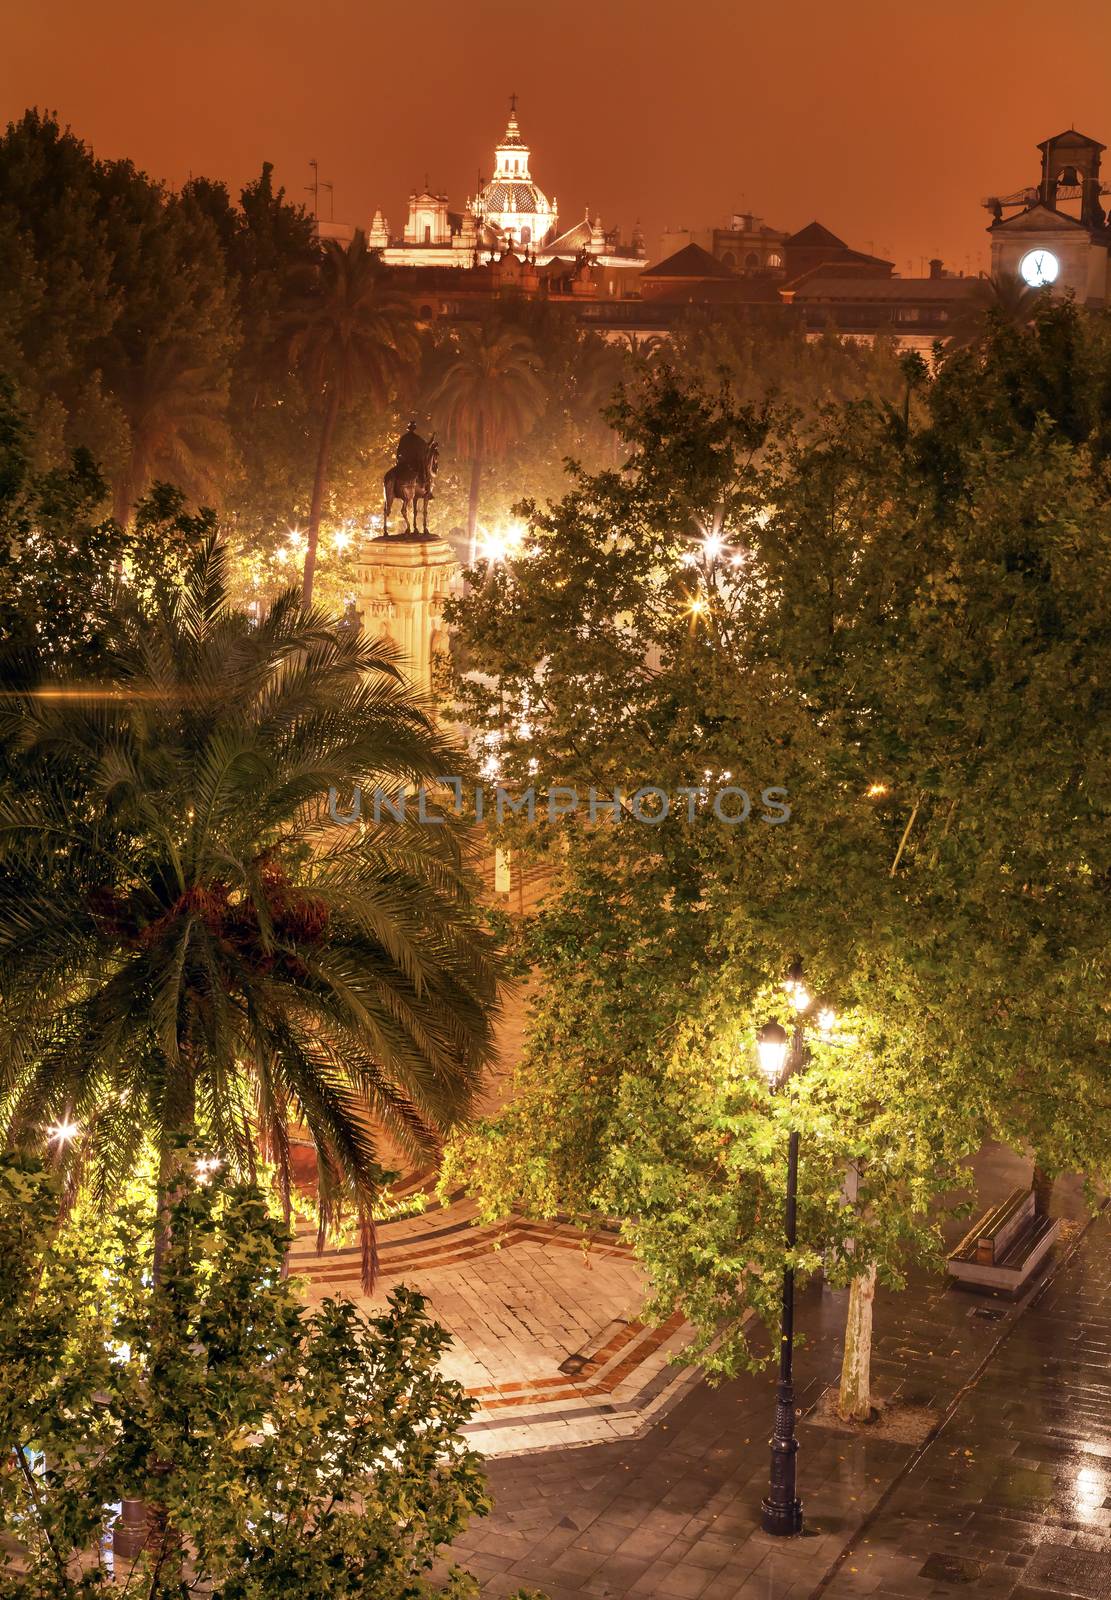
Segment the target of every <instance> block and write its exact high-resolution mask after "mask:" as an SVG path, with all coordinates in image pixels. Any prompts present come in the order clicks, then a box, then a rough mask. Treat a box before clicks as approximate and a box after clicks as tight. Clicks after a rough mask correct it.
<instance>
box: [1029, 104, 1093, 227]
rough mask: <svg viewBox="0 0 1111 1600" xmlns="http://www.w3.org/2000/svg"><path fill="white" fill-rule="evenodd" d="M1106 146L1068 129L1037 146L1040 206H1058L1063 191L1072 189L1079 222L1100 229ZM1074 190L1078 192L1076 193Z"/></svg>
mask: <svg viewBox="0 0 1111 1600" xmlns="http://www.w3.org/2000/svg"><path fill="white" fill-rule="evenodd" d="M1106 148H1107V146H1106V145H1102V144H1100V142H1099V140H1098V139H1089V138H1088V137H1087V135H1086V134H1083V133H1077V131H1076V129H1075V128H1067V129H1066V130H1065V132H1064V133H1058V134H1056V135H1055V136H1054V138H1052V139H1046V140H1045V141H1044V142H1043V143H1042V144H1040V145H1039V146H1038V149H1039V150H1040V151H1041V153H1042V181H1041V183H1040V184H1039V186H1038V196H1039V199H1040V200H1041V202H1042V204H1043V205H1046V206H1050V207H1052V208H1053V209H1054V210H1056V209H1057V201H1058V197H1061V198H1064V196H1063V195H1062V191H1063V190H1064V191H1066V192H1067V191H1072V196H1073V197H1075V198H1078V199H1079V200H1080V221H1081V222H1082V223H1083V224H1084V226H1085V227H1088V228H1101V227H1102V226H1103V224H1104V221H1105V218H1104V214H1103V206H1102V204H1101V202H1100V181H1099V163H1100V157H1101V156H1102V155H1103V152H1104V150H1106ZM1077 191H1079V193H1078V194H1077Z"/></svg>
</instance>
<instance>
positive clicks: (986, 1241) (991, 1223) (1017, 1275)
mask: <svg viewBox="0 0 1111 1600" xmlns="http://www.w3.org/2000/svg"><path fill="white" fill-rule="evenodd" d="M1060 1227H1061V1224H1060V1221H1059V1219H1058V1218H1056V1217H1040V1216H1037V1215H1036V1214H1035V1210H1034V1193H1033V1190H1032V1189H1014V1190H1012V1192H1011V1193H1010V1194H1009V1195H1008V1196H1007V1198H1006V1199H1005V1200H1003V1201H1002V1202H1001V1203H1000V1204H999V1205H997V1206H992V1208H991V1209H990V1210H989V1211H985V1212H984V1214H983V1216H982V1217H980V1218H979V1219H978V1220H977V1221H976V1223H975V1224H974V1225H973V1226H972V1227H971V1228H970V1229H969V1230H968V1232H967V1233H966V1234H965V1236H964V1238H963V1239H962V1240H961V1242H960V1244H959V1245H958V1246H957V1248H956V1249H955V1250H954V1251H953V1253H952V1254H951V1255H950V1257H949V1261H948V1267H949V1276H950V1277H951V1278H953V1279H954V1280H955V1282H956V1283H958V1284H959V1285H961V1286H962V1287H964V1288H968V1289H991V1290H994V1291H995V1292H996V1293H997V1294H1009V1295H1015V1294H1017V1293H1018V1292H1019V1290H1020V1289H1021V1288H1022V1287H1023V1285H1024V1284H1025V1283H1026V1282H1027V1280H1028V1279H1029V1278H1031V1277H1032V1276H1033V1274H1034V1273H1035V1272H1036V1271H1037V1269H1038V1267H1039V1266H1040V1265H1041V1263H1042V1262H1043V1261H1044V1260H1045V1258H1046V1256H1047V1255H1048V1254H1049V1251H1050V1250H1051V1249H1052V1248H1053V1244H1054V1241H1055V1240H1056V1238H1057V1234H1058V1233H1059V1231H1060Z"/></svg>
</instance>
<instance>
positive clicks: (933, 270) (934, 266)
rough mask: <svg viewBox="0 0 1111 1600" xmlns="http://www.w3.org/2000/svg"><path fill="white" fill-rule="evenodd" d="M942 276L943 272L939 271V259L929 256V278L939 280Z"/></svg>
mask: <svg viewBox="0 0 1111 1600" xmlns="http://www.w3.org/2000/svg"><path fill="white" fill-rule="evenodd" d="M943 276H944V274H943V272H942V270H941V258H940V257H939V256H931V258H930V277H931V278H941V277H943Z"/></svg>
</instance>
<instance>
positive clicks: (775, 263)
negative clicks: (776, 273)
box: [768, 250, 783, 267]
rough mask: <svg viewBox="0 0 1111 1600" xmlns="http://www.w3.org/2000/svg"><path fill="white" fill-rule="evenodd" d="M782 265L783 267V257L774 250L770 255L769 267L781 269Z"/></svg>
mask: <svg viewBox="0 0 1111 1600" xmlns="http://www.w3.org/2000/svg"><path fill="white" fill-rule="evenodd" d="M782 265H783V257H782V256H781V255H780V253H779V251H778V250H773V251H772V252H771V254H770V255H769V257H768V266H769V267H781V266H782Z"/></svg>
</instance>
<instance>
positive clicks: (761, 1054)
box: [756, 1022, 790, 1089]
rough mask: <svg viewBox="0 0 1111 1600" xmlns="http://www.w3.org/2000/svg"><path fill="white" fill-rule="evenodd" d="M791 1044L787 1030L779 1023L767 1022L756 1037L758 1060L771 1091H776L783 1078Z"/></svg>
mask: <svg viewBox="0 0 1111 1600" xmlns="http://www.w3.org/2000/svg"><path fill="white" fill-rule="evenodd" d="M789 1044H790V1040H789V1038H788V1036H787V1029H786V1028H784V1027H782V1026H781V1025H780V1024H779V1023H778V1022H765V1023H764V1026H763V1027H762V1028H761V1029H760V1030H759V1032H758V1033H757V1035H756V1058H757V1060H758V1061H759V1063H760V1071H761V1072H762V1073H763V1074H764V1077H765V1078H766V1079H767V1080H768V1088H769V1089H775V1088H776V1087H777V1085H778V1084H779V1081H780V1079H781V1078H782V1076H783V1069H784V1067H785V1066H786V1065H787V1050H788V1047H789Z"/></svg>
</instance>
